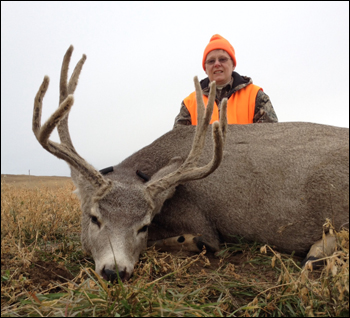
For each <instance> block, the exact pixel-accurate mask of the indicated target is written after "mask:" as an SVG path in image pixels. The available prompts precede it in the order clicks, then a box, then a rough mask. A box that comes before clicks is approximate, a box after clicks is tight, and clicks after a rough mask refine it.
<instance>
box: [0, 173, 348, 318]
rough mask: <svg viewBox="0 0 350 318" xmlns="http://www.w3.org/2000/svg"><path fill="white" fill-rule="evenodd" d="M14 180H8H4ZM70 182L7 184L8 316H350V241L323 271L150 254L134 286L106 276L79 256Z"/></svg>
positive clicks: (255, 247)
mask: <svg viewBox="0 0 350 318" xmlns="http://www.w3.org/2000/svg"><path fill="white" fill-rule="evenodd" d="M6 180H7V181H6ZM72 190H73V184H72V183H71V181H70V180H69V179H68V180H67V179H60V178H58V179H55V180H53V179H49V178H46V179H45V178H44V179H42V180H39V179H36V178H31V180H29V179H28V180H22V181H20V178H18V179H17V182H16V180H15V181H14V178H12V177H10V176H8V177H7V178H6V179H5V181H4V180H2V182H1V312H2V316H199V317H200V316H348V314H349V247H348V244H349V234H348V232H345V231H344V232H341V233H336V235H337V237H338V241H339V244H338V251H337V252H336V253H335V254H334V255H333V256H332V257H329V258H327V260H326V262H327V265H326V266H325V267H324V268H323V269H322V270H320V271H312V270H311V269H310V268H306V269H304V270H301V269H300V268H299V266H300V259H299V258H297V257H293V256H290V255H283V254H279V253H276V252H275V251H274V250H273V249H272V248H271V247H269V246H261V245H259V244H254V243H247V242H244V241H241V243H240V244H236V245H230V246H223V249H222V251H221V252H220V254H219V255H218V257H214V256H213V255H209V254H205V251H204V252H203V253H201V254H199V255H198V254H197V255H193V254H192V255H180V254H168V253H159V252H157V251H155V250H152V249H149V250H147V251H146V252H145V253H144V254H143V255H141V259H140V262H139V263H138V264H137V266H136V268H135V272H134V275H133V277H132V278H131V280H130V281H129V282H128V283H124V284H122V283H121V282H119V284H115V285H110V284H109V283H107V282H106V281H104V280H102V279H101V278H99V277H98V276H97V275H96V274H95V272H94V270H93V268H94V264H93V260H92V259H91V258H89V257H87V256H86V255H84V254H83V253H82V251H81V245H80V237H79V234H80V208H79V202H78V200H77V199H76V197H75V196H74V195H73V194H72Z"/></svg>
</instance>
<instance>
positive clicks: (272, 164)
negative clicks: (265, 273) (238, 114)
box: [33, 46, 349, 280]
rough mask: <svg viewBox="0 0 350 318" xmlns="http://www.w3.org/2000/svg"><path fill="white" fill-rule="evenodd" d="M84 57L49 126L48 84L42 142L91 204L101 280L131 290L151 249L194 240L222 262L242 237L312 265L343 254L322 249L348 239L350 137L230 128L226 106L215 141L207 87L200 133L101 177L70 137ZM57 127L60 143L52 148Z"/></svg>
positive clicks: (185, 130)
mask: <svg viewBox="0 0 350 318" xmlns="http://www.w3.org/2000/svg"><path fill="white" fill-rule="evenodd" d="M72 51H73V47H72V46H71V47H70V48H69V49H68V51H67V53H66V55H65V56H64V59H63V63H62V70H61V81H60V101H59V107H58V109H57V110H56V111H55V112H54V114H53V115H52V116H51V117H50V118H49V119H48V120H47V121H46V123H45V124H44V125H43V126H41V109H42V101H43V98H44V95H45V93H46V90H47V88H48V84H49V79H48V77H47V76H46V77H45V78H44V81H43V83H42V85H41V87H40V89H39V91H38V93H37V95H36V97H35V102H34V112H33V131H34V134H35V136H36V138H37V139H38V141H39V143H40V144H41V145H42V146H43V148H45V149H46V150H47V151H49V152H50V153H52V154H53V155H55V156H57V157H58V158H60V159H63V160H65V161H66V162H67V163H68V165H69V166H70V169H71V176H72V180H73V182H74V184H75V186H76V188H77V191H78V196H79V199H80V201H81V208H82V233H81V239H82V246H83V248H84V249H85V250H86V251H87V252H88V253H91V254H92V256H93V258H94V260H95V265H96V272H97V273H98V274H99V275H101V276H102V277H104V278H105V279H110V280H114V279H115V278H116V276H117V272H116V270H115V269H116V268H118V275H119V276H120V278H121V279H122V280H127V279H129V277H130V275H131V274H132V271H133V268H134V265H135V263H136V262H137V261H138V258H139V254H140V253H141V251H142V250H144V249H145V248H146V245H147V240H149V241H151V242H153V243H154V244H159V242H163V243H164V244H166V245H167V244H168V242H172V241H175V242H176V244H178V246H183V245H184V244H185V243H187V241H189V245H188V246H189V247H188V248H189V249H192V250H198V251H200V250H201V249H202V247H203V246H205V247H206V248H207V250H210V251H217V250H218V249H219V243H220V242H222V241H225V242H234V236H236V235H238V236H243V237H245V238H246V239H248V240H253V241H259V242H263V243H268V244H271V245H274V246H276V247H277V248H278V249H279V250H281V251H284V252H288V253H291V252H293V251H295V253H297V254H301V255H306V253H307V252H308V250H309V249H310V247H311V246H312V248H311V250H310V252H309V254H308V255H307V259H313V258H320V257H322V256H323V255H324V254H330V253H332V252H333V251H334V248H335V240H334V239H333V238H332V236H331V235H330V234H329V235H328V239H326V240H321V241H319V240H320V239H321V238H322V233H323V232H322V231H323V230H322V226H323V224H324V222H325V220H326V218H329V219H331V220H332V222H333V225H334V226H335V228H336V229H339V228H340V227H341V226H348V222H349V130H348V129H346V128H338V127H333V126H327V125H319V124H312V123H277V124H250V125H230V126H227V120H226V117H225V116H226V102H222V106H221V111H220V114H221V117H220V122H216V123H214V124H213V125H212V130H213V135H212V137H210V134H209V135H208V136H207V134H206V130H207V128H208V126H209V122H210V118H211V113H212V111H213V106H214V99H215V83H212V84H211V89H210V96H209V101H208V105H207V106H206V107H205V105H204V103H203V99H202V93H201V89H200V86H199V82H198V80H197V78H195V80H194V82H195V88H196V94H197V95H196V96H197V104H198V123H199V124H198V126H184V127H181V128H177V129H175V130H172V131H169V132H168V133H166V134H165V135H163V136H161V137H160V138H158V139H157V140H155V141H154V142H153V143H151V144H150V145H149V146H147V147H145V148H143V149H141V150H139V151H138V152H136V153H134V154H133V155H131V156H130V157H128V158H127V159H125V160H124V161H122V162H121V163H120V164H118V165H116V166H113V167H110V168H109V169H106V170H103V171H101V172H99V171H98V170H96V169H95V168H94V167H92V166H91V165H90V164H88V163H87V162H86V161H85V160H84V159H83V158H82V157H81V156H79V154H78V153H77V151H76V150H75V148H74V146H73V143H72V140H71V138H70V134H69V131H68V115H69V111H70V109H71V107H72V105H73V93H74V91H75V89H76V86H77V82H78V77H79V75H80V71H81V69H82V66H83V64H84V62H85V60H86V56H85V55H83V57H82V58H81V60H80V61H79V62H78V64H77V65H76V67H75V69H74V72H73V74H72V76H71V78H70V80H69V81H68V80H67V79H68V65H69V62H70V58H71V55H72ZM55 127H57V129H58V133H59V137H60V143H56V142H53V141H51V140H50V139H49V137H50V134H51V133H52V131H53V130H54V128H55ZM225 140H226V141H225ZM224 141H225V147H226V148H225V150H224V148H223V146H224ZM174 238H175V240H174ZM183 241H184V242H183ZM317 241H318V242H317ZM186 246H187V245H186Z"/></svg>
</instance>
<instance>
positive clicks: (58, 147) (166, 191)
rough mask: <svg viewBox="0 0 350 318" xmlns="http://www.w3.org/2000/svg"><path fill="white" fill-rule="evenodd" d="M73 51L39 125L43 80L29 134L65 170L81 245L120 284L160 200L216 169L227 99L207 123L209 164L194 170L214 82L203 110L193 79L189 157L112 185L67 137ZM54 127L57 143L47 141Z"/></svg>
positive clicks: (73, 78)
mask: <svg viewBox="0 0 350 318" xmlns="http://www.w3.org/2000/svg"><path fill="white" fill-rule="evenodd" d="M72 52H73V47H72V46H70V47H69V49H68V50H67V52H66V54H65V56H64V59H63V63H62V70H61V80H60V102H59V107H58V109H57V110H56V111H55V112H54V113H53V114H52V115H51V117H50V118H49V119H48V120H47V121H46V122H45V124H44V125H41V112H42V102H43V98H44V96H45V93H46V91H47V89H48V85H49V78H48V77H47V76H45V77H44V80H43V82H42V84H41V86H40V88H39V91H38V93H37V95H36V97H35V101H34V111H33V132H34V134H35V136H36V138H37V140H38V141H39V143H40V144H41V145H42V147H43V148H44V149H46V150H47V151H48V152H50V153H52V154H53V155H55V156H56V157H58V158H60V159H63V160H65V161H66V162H67V163H68V165H69V166H70V169H71V175H72V179H73V182H74V184H75V185H76V187H77V192H78V196H79V199H80V202H81V207H82V211H83V214H82V234H81V237H82V245H83V248H84V249H85V250H86V251H87V252H89V253H91V254H92V256H93V258H94V260H95V264H96V272H97V273H98V274H99V275H101V276H102V277H104V278H105V279H111V280H113V279H115V278H116V276H117V275H119V277H120V278H121V279H122V280H127V279H128V278H129V277H130V275H131V273H132V271H133V268H134V265H135V263H136V262H137V261H138V258H139V255H140V253H141V251H142V250H144V249H145V248H146V245H147V231H148V226H149V225H150V223H151V222H152V219H153V218H154V216H155V215H156V214H157V213H159V212H160V211H161V209H162V205H163V203H164V201H165V200H167V199H168V198H170V197H171V196H172V195H173V194H174V192H175V191H176V187H177V186H178V185H179V184H182V183H185V182H187V181H191V180H198V179H202V178H205V177H206V176H208V175H209V174H211V173H212V172H213V171H214V170H215V169H216V168H217V167H218V166H219V164H220V162H221V160H222V156H223V145H224V140H225V134H226V129H227V119H226V100H224V101H223V102H222V103H221V111H220V122H215V123H214V124H213V125H212V132H213V140H214V149H213V157H212V160H211V161H210V162H209V163H208V164H207V165H205V166H202V167H197V162H198V159H199V157H200V155H201V153H202V150H203V147H204V141H205V135H206V131H207V129H208V126H209V122H210V119H211V115H212V112H213V107H214V101H215V82H212V83H211V84H210V94H209V100H208V105H207V106H205V105H204V102H203V98H202V91H201V87H200V84H199V82H198V79H197V77H195V78H194V83H195V89H196V97H197V105H198V106H197V107H198V125H197V127H196V132H195V136H194V139H193V145H192V149H191V151H190V153H189V155H188V157H187V158H186V159H185V160H183V159H182V158H181V157H174V158H172V159H171V160H170V161H169V163H168V164H167V165H166V166H165V167H163V168H162V169H160V170H159V171H158V172H157V173H155V174H154V175H153V176H152V178H151V179H150V180H149V181H148V182H146V183H144V184H133V183H132V182H125V181H123V182H121V181H118V180H113V181H112V180H110V179H108V178H107V177H104V176H103V175H102V174H101V173H100V172H99V171H98V170H96V169H95V168H94V167H92V166H91V165H90V164H89V163H87V162H86V161H85V160H84V159H83V158H82V157H81V156H80V155H79V154H78V153H77V151H76V150H75V148H74V146H73V143H72V140H71V137H70V134H69V130H68V115H69V111H70V109H71V107H72V106H73V103H74V98H73V94H74V91H75V89H76V87H77V84H78V78H79V75H80V72H81V69H82V66H83V64H84V62H85V60H86V56H85V55H83V57H82V58H81V60H80V61H79V62H78V63H77V65H76V67H75V69H74V71H73V74H72V75H71V77H70V79H69V81H67V78H68V66H69V62H70V58H71V55H72ZM55 127H57V129H58V133H59V137H60V143H57V142H54V141H52V140H50V139H49V138H50V135H51V133H52V131H53V130H54V129H55ZM116 268H117V270H116Z"/></svg>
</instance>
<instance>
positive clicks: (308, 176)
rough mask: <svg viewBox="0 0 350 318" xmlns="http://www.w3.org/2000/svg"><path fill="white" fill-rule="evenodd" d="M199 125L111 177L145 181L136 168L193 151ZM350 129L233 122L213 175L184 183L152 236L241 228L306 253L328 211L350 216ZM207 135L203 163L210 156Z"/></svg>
mask: <svg viewBox="0 0 350 318" xmlns="http://www.w3.org/2000/svg"><path fill="white" fill-rule="evenodd" d="M194 131H195V127H194V126H184V127H181V128H178V129H176V130H172V131H170V132H168V133H167V134H165V135H163V136H162V137H160V138H159V139H157V140H156V141H154V142H153V143H152V144H151V145H149V146H147V147H145V148H143V149H141V150H140V151H138V152H136V153H135V154H133V155H132V156H130V157H129V158H127V159H125V160H124V161H123V162H122V163H120V164H119V165H117V166H115V167H114V171H113V172H111V173H109V174H107V175H106V176H105V177H106V178H111V179H112V180H113V179H114V180H127V182H128V183H130V182H132V183H135V184H137V183H143V182H144V181H142V180H141V179H140V178H139V177H138V176H137V175H136V173H135V172H136V170H141V171H142V172H144V173H145V174H147V175H149V176H152V175H153V174H155V173H156V172H157V171H159V170H160V169H161V168H162V167H164V166H165V165H166V164H167V163H168V162H169V160H170V159H171V158H173V157H175V156H180V157H183V158H186V157H187V155H188V153H189V151H190V149H191V143H192V140H193V135H194ZM348 140H349V130H348V129H346V128H339V127H333V126H326V125H319V124H312V123H277V124H266V125H255V124H251V125H230V126H228V128H227V136H226V142H225V150H224V155H223V160H222V163H221V164H220V166H219V167H218V168H217V170H216V171H215V172H213V173H212V174H211V175H209V176H208V177H206V178H205V179H201V180H197V181H191V182H187V183H185V184H183V185H179V186H178V187H177V189H176V192H175V194H174V195H173V197H172V198H170V199H169V200H168V201H166V202H165V203H164V205H163V208H162V210H161V212H160V213H159V214H157V215H156V216H155V218H154V219H153V221H152V224H151V226H150V228H149V231H148V238H149V239H150V240H152V241H153V240H160V239H164V238H167V237H172V236H177V235H182V234H186V233H190V234H194V235H196V234H200V235H201V236H202V237H203V238H204V239H205V241H206V242H207V243H208V244H209V245H211V246H213V247H216V248H218V244H219V240H220V239H224V240H225V241H226V242H230V241H233V240H234V237H232V236H233V235H241V236H244V237H245V238H247V239H249V240H253V241H259V242H264V243H268V244H272V245H275V246H277V247H278V248H279V249H280V250H283V251H285V252H292V251H295V252H296V253H298V254H306V253H307V251H308V249H309V248H310V246H311V245H312V244H313V243H314V242H315V241H316V240H318V239H320V238H321V237H322V225H323V223H324V221H325V219H326V218H329V219H331V220H333V222H334V225H335V226H336V227H338V228H339V227H340V226H341V225H342V224H344V223H346V222H348V220H349V216H348V209H349V207H348V202H349V155H348V154H349V148H348ZM212 147H213V145H212V140H211V138H210V135H208V136H207V140H206V144H205V147H204V150H203V154H202V156H201V159H200V161H199V164H200V165H203V164H204V163H206V162H208V161H209V160H210V155H211V149H212Z"/></svg>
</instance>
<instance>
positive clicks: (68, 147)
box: [32, 46, 111, 193]
mask: <svg viewBox="0 0 350 318" xmlns="http://www.w3.org/2000/svg"><path fill="white" fill-rule="evenodd" d="M72 52H73V46H70V47H69V49H68V50H67V52H66V54H65V56H64V59H63V62H62V70H61V84H60V105H59V107H58V108H57V110H56V111H55V112H54V113H53V114H52V115H51V116H50V118H49V119H48V120H47V121H46V122H45V124H44V125H43V126H41V113H42V102H43V99H44V96H45V94H46V91H47V89H48V87H49V77H48V76H45V77H44V80H43V82H42V84H41V86H40V88H39V91H38V92H37V94H36V96H35V100H34V110H33V126H32V129H33V132H34V135H35V137H36V139H37V140H38V141H39V143H40V144H41V145H42V146H43V148H44V149H46V150H47V151H48V152H50V153H52V154H53V155H55V156H56V157H58V158H60V159H63V160H64V161H66V162H67V163H68V164H69V165H70V166H71V167H73V168H75V169H76V170H77V171H78V172H80V173H81V174H82V175H83V176H84V177H85V179H86V180H87V181H89V182H90V183H91V184H92V185H93V186H94V187H95V188H97V189H99V192H98V193H100V192H101V191H102V192H104V191H105V190H106V189H107V188H109V187H110V185H111V181H110V180H106V179H104V178H103V176H102V175H101V174H100V173H99V172H98V171H97V170H96V169H95V168H94V167H92V166H91V165H90V164H88V163H87V162H86V161H85V160H84V159H83V158H82V157H81V156H80V155H79V154H78V153H77V152H76V150H75V149H74V147H73V143H72V141H71V138H70V135H69V131H68V114H69V111H70V109H71V107H72V106H73V103H74V97H73V95H72V94H73V93H74V91H75V89H76V87H77V84H78V78H79V75H80V72H81V69H82V67H83V64H84V62H85V60H86V55H83V57H82V58H81V59H80V61H79V62H78V64H77V65H76V67H75V69H74V72H73V74H72V76H71V78H70V80H69V83H68V85H67V74H68V66H69V61H70V57H71V55H72ZM57 125H58V131H59V136H60V140H61V143H60V144H59V143H56V142H54V141H52V140H50V139H49V138H50V135H51V133H52V131H53V130H54V129H55V127H57Z"/></svg>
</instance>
